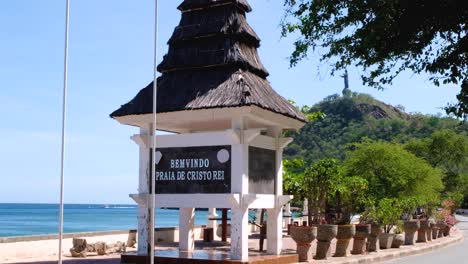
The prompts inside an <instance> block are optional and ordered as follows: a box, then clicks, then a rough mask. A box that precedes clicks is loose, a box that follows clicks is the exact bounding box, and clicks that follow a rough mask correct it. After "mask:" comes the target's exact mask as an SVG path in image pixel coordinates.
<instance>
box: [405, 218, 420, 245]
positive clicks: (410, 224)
mask: <svg viewBox="0 0 468 264" xmlns="http://www.w3.org/2000/svg"><path fill="white" fill-rule="evenodd" d="M403 228H404V230H405V245H414V234H415V233H416V231H418V229H419V221H417V220H410V221H405V222H404V223H403Z"/></svg>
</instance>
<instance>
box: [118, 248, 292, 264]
mask: <svg viewBox="0 0 468 264" xmlns="http://www.w3.org/2000/svg"><path fill="white" fill-rule="evenodd" d="M154 259H155V261H154V263H155V264H185V263H190V264H228V263H236V264H260V263H262V264H290V263H297V262H299V260H298V256H297V255H296V254H287V255H281V256H272V255H264V254H259V253H253V254H251V255H250V256H249V260H248V261H240V260H232V259H231V257H230V254H229V252H226V251H219V250H203V249H202V250H195V251H193V252H182V251H179V250H177V249H166V250H156V251H155V257H154ZM121 263H128V264H130V263H131V264H148V263H149V257H148V256H145V255H137V254H136V253H133V254H131V253H128V254H124V255H122V257H121Z"/></svg>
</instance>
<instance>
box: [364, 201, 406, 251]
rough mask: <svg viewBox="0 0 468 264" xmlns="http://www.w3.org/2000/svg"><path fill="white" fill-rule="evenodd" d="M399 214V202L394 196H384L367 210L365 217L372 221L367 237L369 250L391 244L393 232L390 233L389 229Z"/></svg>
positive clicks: (400, 210) (396, 220)
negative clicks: (375, 205)
mask: <svg viewBox="0 0 468 264" xmlns="http://www.w3.org/2000/svg"><path fill="white" fill-rule="evenodd" d="M401 214H402V209H401V206H400V203H399V201H398V200H397V199H395V198H384V199H382V200H380V201H379V203H378V205H377V207H372V208H371V209H369V210H368V213H367V217H368V218H370V219H372V221H373V222H374V225H373V226H372V229H373V230H371V235H370V237H369V251H370V252H372V251H377V250H378V249H379V248H382V249H387V248H390V247H391V246H392V242H393V238H394V236H395V234H393V233H391V231H392V229H393V227H394V226H395V225H396V224H397V222H398V220H399V219H400V216H401ZM382 227H383V230H382ZM382 231H383V232H382Z"/></svg>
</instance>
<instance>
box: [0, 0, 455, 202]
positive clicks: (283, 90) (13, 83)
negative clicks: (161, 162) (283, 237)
mask: <svg viewBox="0 0 468 264" xmlns="http://www.w3.org/2000/svg"><path fill="white" fill-rule="evenodd" d="M153 2H154V1H153V0H139V1H132V0H99V1H96V0H71V21H70V64H69V70H70V72H69V101H68V107H69V108H68V110H69V112H68V117H67V118H68V123H67V133H68V138H67V144H66V182H65V188H66V193H65V202H68V203H132V201H131V200H130V199H129V198H128V194H129V193H135V192H136V190H137V179H138V149H137V145H136V144H135V143H133V142H132V141H131V140H130V139H129V137H130V136H131V135H133V134H135V133H137V132H138V130H137V129H136V128H133V127H127V126H123V125H120V124H118V123H117V122H116V121H114V120H112V119H110V118H109V117H108V116H109V113H111V112H112V111H113V110H115V109H117V108H118V107H119V106H120V105H121V104H123V103H125V102H127V101H128V100H130V99H131V98H133V96H135V95H136V93H137V92H138V91H139V90H140V89H141V88H143V87H144V86H145V85H147V84H148V83H149V82H150V81H151V80H152V76H153V75H152V69H153V68H152V67H153V66H152V63H153V9H154V7H153ZM159 2H160V17H159V40H158V57H159V59H158V61H161V58H162V56H163V55H164V54H165V53H166V51H167V45H166V42H167V40H168V39H169V37H170V35H171V33H172V31H173V29H174V27H175V26H176V25H177V24H178V22H179V19H180V13H179V11H178V10H177V9H176V7H177V5H178V4H179V3H180V2H181V1H180V0H160V1H159ZM250 3H251V5H252V7H253V9H254V11H253V12H252V13H250V14H249V15H248V21H249V23H250V24H251V25H252V27H253V28H254V29H255V30H256V32H257V33H258V35H259V36H260V37H261V39H262V46H261V48H260V49H259V53H260V56H261V58H262V62H263V64H264V65H265V66H266V68H267V69H268V70H269V72H270V74H271V75H270V77H269V78H268V79H269V81H270V82H271V83H272V86H273V87H274V88H275V89H276V90H277V91H278V92H279V93H280V94H281V95H283V96H284V97H286V98H288V99H292V100H294V101H296V102H297V103H298V104H300V105H304V104H307V105H312V104H314V103H316V102H318V101H319V100H321V99H322V98H323V97H325V96H327V95H330V94H333V93H339V92H341V90H342V89H343V81H342V79H341V78H339V77H330V76H329V74H328V73H329V67H328V66H327V65H326V64H322V63H318V58H317V56H314V54H311V55H310V57H309V59H308V60H307V61H303V62H301V63H300V64H299V65H298V66H297V67H295V68H292V69H290V68H289V64H288V61H287V57H288V55H289V54H290V52H291V51H292V49H293V47H292V42H293V41H294V36H291V37H289V38H287V39H281V38H280V28H279V21H280V19H281V17H282V15H283V7H282V3H283V1H282V0H250ZM64 7H65V0H41V1H35V0H15V1H0V36H1V41H0V102H1V103H0V112H1V113H2V114H3V116H2V122H1V123H0V149H1V151H0V166H1V168H0V203H2V202H42V203H55V202H58V190H59V177H60V174H59V172H60V170H59V169H60V167H59V159H60V114H61V91H62V69H63V38H64V36H63V35H64ZM360 73H361V72H360V70H359V69H355V68H350V69H349V74H350V83H351V89H352V90H353V91H358V92H365V93H370V94H372V95H373V96H375V97H376V98H378V99H380V100H383V101H385V102H388V103H391V104H394V105H397V104H401V105H403V106H405V107H406V110H407V111H410V112H422V113H431V114H436V113H438V112H443V111H442V110H441V109H440V107H443V106H445V105H446V103H447V102H454V101H455V95H456V93H457V92H458V88H457V87H454V86H445V87H434V86H432V85H431V84H430V82H429V81H428V76H417V75H413V74H411V73H404V74H403V75H402V76H400V77H399V78H398V79H397V80H396V82H395V83H394V85H393V86H392V87H390V88H389V89H387V90H385V91H376V90H374V89H372V88H366V87H363V86H362V84H361V83H360V79H359V74H360Z"/></svg>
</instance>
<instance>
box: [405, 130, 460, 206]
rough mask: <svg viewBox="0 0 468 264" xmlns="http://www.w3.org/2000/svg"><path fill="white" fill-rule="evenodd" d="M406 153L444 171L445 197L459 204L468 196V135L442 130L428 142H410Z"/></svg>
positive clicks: (418, 140) (421, 140)
mask: <svg viewBox="0 0 468 264" xmlns="http://www.w3.org/2000/svg"><path fill="white" fill-rule="evenodd" d="M405 149H407V150H408V151H410V152H412V153H413V154H415V155H416V156H418V157H421V158H423V159H425V160H426V161H427V162H429V163H430V164H431V165H432V166H433V167H437V168H439V169H441V170H442V171H443V173H444V176H443V182H444V186H445V188H444V192H443V193H444V196H446V197H447V198H449V199H450V200H454V201H456V202H457V204H460V203H461V201H462V200H463V196H464V195H468V136H467V135H464V134H460V133H455V132H454V131H451V130H440V131H436V132H434V133H433V134H432V135H431V136H430V137H429V138H425V139H415V140H412V141H410V142H409V143H408V144H406V146H405ZM455 196H456V197H455Z"/></svg>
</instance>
